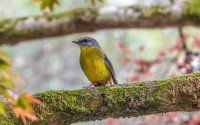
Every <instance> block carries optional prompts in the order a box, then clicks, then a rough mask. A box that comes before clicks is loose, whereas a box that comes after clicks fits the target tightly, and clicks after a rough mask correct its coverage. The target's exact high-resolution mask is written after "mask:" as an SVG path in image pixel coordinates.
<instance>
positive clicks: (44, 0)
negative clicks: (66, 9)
mask: <svg viewBox="0 0 200 125" xmlns="http://www.w3.org/2000/svg"><path fill="white" fill-rule="evenodd" d="M32 1H33V2H41V4H40V9H41V10H43V9H45V8H46V7H49V9H50V10H51V11H53V9H54V8H53V6H54V4H57V5H59V4H60V3H59V2H58V0H32Z"/></svg>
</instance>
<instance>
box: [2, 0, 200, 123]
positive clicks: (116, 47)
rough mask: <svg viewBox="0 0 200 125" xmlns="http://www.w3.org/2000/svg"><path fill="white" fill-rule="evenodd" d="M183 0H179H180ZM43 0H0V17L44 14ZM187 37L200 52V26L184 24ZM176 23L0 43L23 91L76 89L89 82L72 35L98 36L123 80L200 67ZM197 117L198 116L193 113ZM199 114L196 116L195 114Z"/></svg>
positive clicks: (171, 117)
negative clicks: (35, 0) (184, 48)
mask: <svg viewBox="0 0 200 125" xmlns="http://www.w3.org/2000/svg"><path fill="white" fill-rule="evenodd" d="M59 2H60V6H55V10H54V12H53V13H57V12H62V11H63V10H66V9H70V8H74V7H77V6H92V4H91V3H90V1H89V0H67V1H66V0H59ZM176 2H181V0H176ZM169 4H171V1H170V0H165V1H163V0H104V2H103V3H99V2H97V4H96V6H100V7H101V6H109V5H114V6H133V5H140V6H152V5H169ZM47 12H48V13H50V11H49V10H48V9H46V10H43V11H41V10H40V8H39V3H33V2H31V0H15V1H13V0H0V19H5V18H14V17H22V16H32V15H43V14H44V13H47ZM182 31H183V33H184V38H183V39H184V41H186V42H187V43H186V44H187V46H188V48H189V49H190V50H191V51H193V52H195V53H199V52H200V51H199V47H200V39H199V35H200V29H199V28H197V27H191V26H188V27H184V28H182ZM179 34H180V32H179V30H178V28H164V29H112V30H99V31H96V32H92V33H79V34H73V35H68V36H62V37H56V38H51V39H39V40H34V41H28V42H26V41H25V42H21V43H19V44H17V45H13V46H8V45H3V46H1V49H3V50H4V51H5V52H7V53H8V54H9V56H10V57H11V58H12V60H13V67H12V69H13V71H14V73H16V74H18V75H19V76H20V77H21V78H22V79H23V80H24V81H25V82H26V83H27V85H25V86H23V87H22V89H23V91H28V92H29V93H31V94H35V93H38V92H42V91H47V90H63V89H66V90H74V89H81V88H82V87H83V86H88V85H90V82H89V81H88V80H87V78H86V77H85V75H84V74H83V72H82V70H81V67H80V64H79V55H80V50H79V47H78V46H77V45H75V44H73V43H72V42H71V41H72V40H78V39H79V38H80V37H83V36H90V37H93V38H95V39H96V40H97V41H98V42H99V44H100V46H101V47H102V48H103V50H104V51H105V53H106V54H107V55H108V57H109V59H110V60H111V62H112V64H113V66H114V69H115V72H116V75H117V79H118V81H119V83H120V84H123V83H127V82H129V83H131V82H137V81H145V80H153V79H161V78H168V77H174V76H177V75H183V74H187V73H191V72H195V71H199V68H200V58H199V56H198V54H196V55H195V56H192V57H191V56H190V58H189V57H187V56H185V52H184V51H182V50H181V46H182V45H181V42H182V41H181V38H180V35H179ZM198 114H199V113H178V114H174V113H167V114H165V115H164V114H161V116H157V115H151V116H145V117H139V118H129V119H128V118H127V119H112V118H108V119H106V120H104V121H95V122H90V123H78V124H74V125H94V124H95V125H105V124H107V125H136V124H140V125H147V124H152V125H156V124H157V125H160V124H163V125H165V124H177V125H179V124H182V125H187V124H189V122H190V121H191V120H196V119H197V118H198ZM195 118H196V119H195ZM197 120H198V119H197Z"/></svg>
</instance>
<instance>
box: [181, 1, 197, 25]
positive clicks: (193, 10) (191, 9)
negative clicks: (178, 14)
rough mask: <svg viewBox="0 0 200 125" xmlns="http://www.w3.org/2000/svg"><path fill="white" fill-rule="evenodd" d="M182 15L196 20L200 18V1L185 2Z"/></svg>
mask: <svg viewBox="0 0 200 125" xmlns="http://www.w3.org/2000/svg"><path fill="white" fill-rule="evenodd" d="M182 15H183V17H184V18H185V19H190V20H193V21H196V22H199V20H200V1H199V0H191V1H187V2H185V7H184V9H183V12H182Z"/></svg>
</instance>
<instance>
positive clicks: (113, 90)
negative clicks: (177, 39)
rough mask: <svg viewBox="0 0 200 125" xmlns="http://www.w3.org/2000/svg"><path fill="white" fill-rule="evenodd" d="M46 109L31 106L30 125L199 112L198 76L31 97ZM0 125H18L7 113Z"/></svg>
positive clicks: (199, 85)
mask: <svg viewBox="0 0 200 125" xmlns="http://www.w3.org/2000/svg"><path fill="white" fill-rule="evenodd" d="M34 96H35V97H36V98H38V99H40V100H42V101H43V102H44V103H45V104H46V106H41V105H34V106H33V108H34V110H35V112H36V114H37V116H38V118H39V119H40V120H39V121H38V122H29V123H30V124H31V125H40V124H45V125H63V124H66V125H69V124H72V123H77V122H87V121H94V120H102V119H105V118H108V117H113V118H120V117H123V118H125V117H137V116H143V115H149V114H160V113H166V112H179V111H184V112H195V111H199V110H200V101H199V100H200V73H199V72H197V73H192V74H188V75H184V76H178V77H174V78H168V79H161V80H154V81H148V82H138V83H132V84H119V85H115V86H110V87H106V88H105V87H96V88H91V89H80V90H70V91H69V90H58V91H53V90H52V91H46V92H42V93H37V94H35V95H34ZM0 124H1V125H14V124H16V125H19V124H22V123H21V121H20V120H17V119H16V117H15V116H14V115H13V114H12V113H11V112H9V113H8V117H5V116H1V117H0Z"/></svg>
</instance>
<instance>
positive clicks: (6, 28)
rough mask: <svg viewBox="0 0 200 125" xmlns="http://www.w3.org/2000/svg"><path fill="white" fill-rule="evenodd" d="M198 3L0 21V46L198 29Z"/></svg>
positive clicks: (196, 0) (84, 10)
mask: <svg viewBox="0 0 200 125" xmlns="http://www.w3.org/2000/svg"><path fill="white" fill-rule="evenodd" d="M199 5H200V1H199V0H193V1H192V2H190V3H182V4H177V3H174V4H172V5H169V6H164V7H163V6H151V7H139V6H127V7H121V8H119V7H114V6H110V7H102V8H95V7H79V8H75V9H72V10H67V11H63V12H61V13H56V14H51V15H47V16H45V15H43V16H30V17H22V18H11V19H4V20H1V21H0V44H16V43H18V42H20V41H24V40H34V39H40V38H49V37H56V36H63V35H68V34H72V33H81V32H91V31H96V30H100V29H112V28H164V27H182V26H186V25H194V26H200V23H199V22H200V9H199V7H198V6H199Z"/></svg>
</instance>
